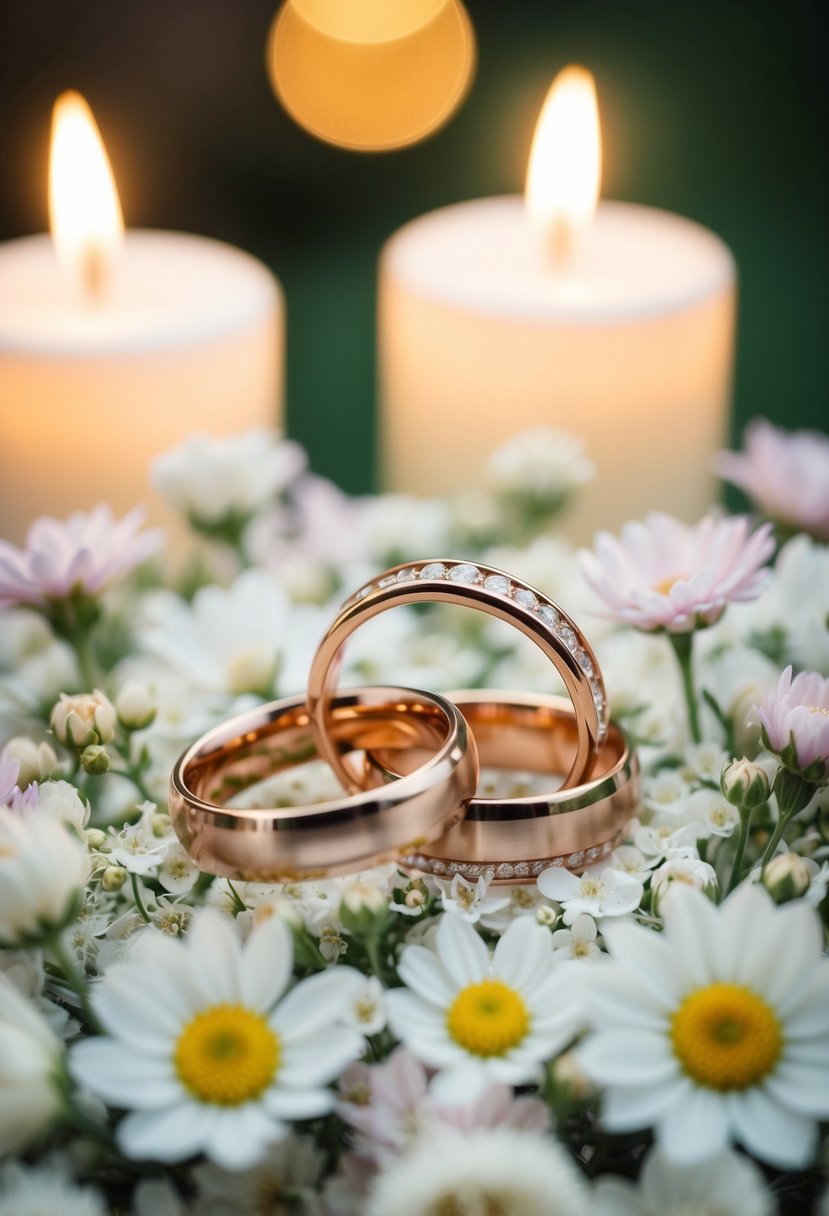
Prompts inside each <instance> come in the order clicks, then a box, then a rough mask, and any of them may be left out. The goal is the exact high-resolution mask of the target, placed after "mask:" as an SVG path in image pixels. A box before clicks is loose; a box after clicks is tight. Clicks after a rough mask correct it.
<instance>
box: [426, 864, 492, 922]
mask: <svg viewBox="0 0 829 1216" xmlns="http://www.w3.org/2000/svg"><path fill="white" fill-rule="evenodd" d="M491 882H492V875H491V874H481V876H480V877H479V878H478V880H477V882H476V883H475V884H474V886H473V884H472V883H471V882H467V880H466V879H465V878H463V877H462V876H461V875H460V874H455V875H454V876H453V877H452V878H451V879H448V878H436V879H435V883H436V885H437V888H438V891H439V892H440V902H441V904H442V905H443V910H444V912H450V913H451V914H452V915H453V916H460V917H462V918H463V920H468V921H469V923H470V924H471V925H474V924H476V923H477V922H478V921H479V920H480V919H481V917H482V916H484V915H485V914H489V913H493V912H500V911H501V909H502V908H505V907H506V906H507V904H508V903H509V902H510V897H509V895H506V894H504V892H503V890H502V891H498V892H493V893H492V895H490V894H489V887H490V883H491Z"/></svg>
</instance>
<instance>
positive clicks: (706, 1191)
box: [593, 1149, 777, 1216]
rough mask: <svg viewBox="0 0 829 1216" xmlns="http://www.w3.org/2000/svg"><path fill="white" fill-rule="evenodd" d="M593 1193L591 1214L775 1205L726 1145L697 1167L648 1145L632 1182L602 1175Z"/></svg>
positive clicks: (767, 1211)
mask: <svg viewBox="0 0 829 1216" xmlns="http://www.w3.org/2000/svg"><path fill="white" fill-rule="evenodd" d="M593 1197H594V1200H595V1203H596V1206H595V1208H594V1209H593V1210H594V1213H595V1216H671V1214H672V1213H673V1214H675V1216H683V1214H685V1216H694V1214H695V1213H696V1214H697V1216H706V1214H707V1213H710V1216H774V1213H775V1211H776V1210H777V1209H776V1205H775V1202H774V1197H773V1196H772V1193H771V1191H770V1190H769V1189H768V1187H767V1186H766V1184H765V1180H764V1178H763V1175H762V1174H761V1173H760V1171H759V1170H758V1168H757V1166H756V1165H755V1164H754V1162H753V1161H751V1160H750V1159H749V1158H748V1157H744V1156H742V1155H740V1154H738V1153H735V1152H732V1151H731V1150H726V1152H724V1153H720V1154H719V1155H718V1156H717V1157H714V1158H713V1159H712V1160H711V1161H706V1163H705V1168H704V1169H700V1167H699V1166H696V1165H692V1166H680V1165H675V1164H674V1163H673V1162H672V1161H669V1160H668V1158H667V1157H665V1156H664V1155H663V1154H662V1153H660V1151H659V1149H651V1151H650V1153H648V1156H647V1158H646V1160H645V1164H644V1165H643V1166H642V1172H641V1175H640V1178H639V1182H638V1183H636V1182H629V1181H628V1180H627V1179H626V1178H614V1177H610V1176H605V1177H602V1178H600V1179H599V1180H598V1182H597V1183H596V1184H595V1186H594V1188H593Z"/></svg>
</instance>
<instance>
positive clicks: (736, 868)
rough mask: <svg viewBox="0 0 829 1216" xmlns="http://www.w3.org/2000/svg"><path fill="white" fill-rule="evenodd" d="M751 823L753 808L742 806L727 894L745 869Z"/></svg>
mask: <svg viewBox="0 0 829 1216" xmlns="http://www.w3.org/2000/svg"><path fill="white" fill-rule="evenodd" d="M750 823H751V810H746V809H745V807H740V834H739V836H738V837H737V851H736V852H735V854H734V861H733V862H732V865H731V877H730V878H729V880H728V886H727V887H726V892H725V893H726V895H727V894H728V893H729V891H733V890H734V888H735V887H736V886H737V883H738V882H739V881H740V877H741V875H742V871H743V858H744V856H745V851H746V843H747V841H748V829H749V824H750Z"/></svg>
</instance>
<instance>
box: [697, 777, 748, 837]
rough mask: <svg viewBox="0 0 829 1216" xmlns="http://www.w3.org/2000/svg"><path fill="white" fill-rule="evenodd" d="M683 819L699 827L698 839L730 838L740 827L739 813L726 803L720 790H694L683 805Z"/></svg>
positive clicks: (706, 788)
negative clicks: (710, 837)
mask: <svg viewBox="0 0 829 1216" xmlns="http://www.w3.org/2000/svg"><path fill="white" fill-rule="evenodd" d="M683 818H684V819H686V820H687V821H688V823H689V824H693V825H695V826H697V825H699V827H701V828H702V831H698V839H702V840H705V839H707V837H709V836H731V835H733V833H734V832H735V831H736V829H737V828H738V827H739V826H740V812H739V811H738V810H737V808H736V806H732V804H731V803H730V802H727V801H726V798H725V795H724V794H723V793H722V791H721V790H718V789H717V790H712V789H709V788H708V787H705V788H703V789H701V790H694V792H693V794H690V795H689V797H688V801H687V802H686V804H685V812H684V815H683Z"/></svg>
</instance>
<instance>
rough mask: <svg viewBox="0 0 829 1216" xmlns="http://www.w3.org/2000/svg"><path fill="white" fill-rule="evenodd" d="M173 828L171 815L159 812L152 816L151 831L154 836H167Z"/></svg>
mask: <svg viewBox="0 0 829 1216" xmlns="http://www.w3.org/2000/svg"><path fill="white" fill-rule="evenodd" d="M171 830H172V823H171V821H170V816H169V815H165V814H164V813H163V812H159V813H158V814H157V815H153V816H151V818H150V831H151V832H152V834H153V836H157V837H158V838H159V839H161V838H162V837H164V836H167V835H168V834H169V832H170V831H171Z"/></svg>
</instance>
